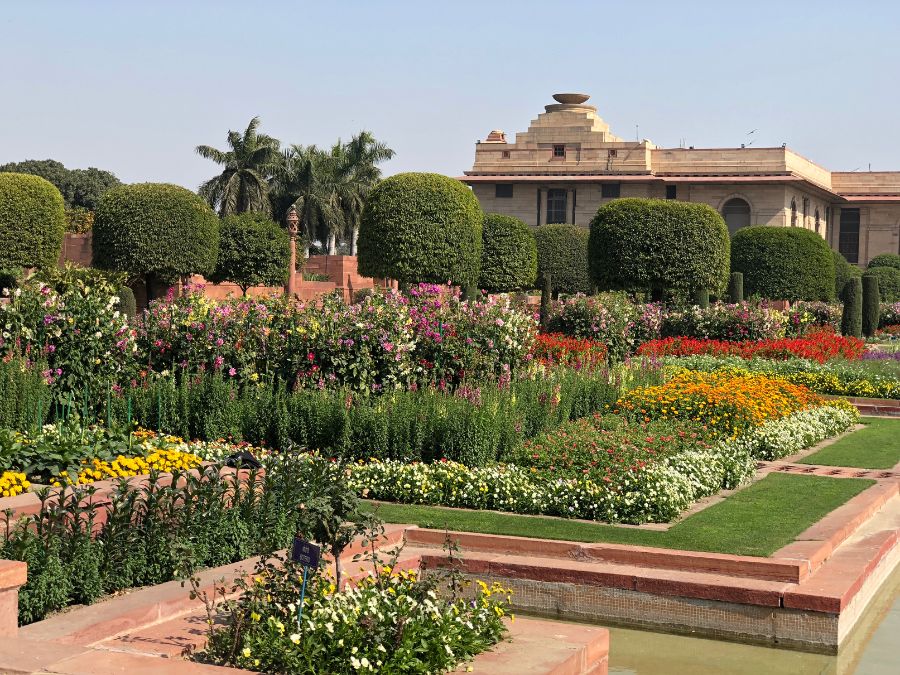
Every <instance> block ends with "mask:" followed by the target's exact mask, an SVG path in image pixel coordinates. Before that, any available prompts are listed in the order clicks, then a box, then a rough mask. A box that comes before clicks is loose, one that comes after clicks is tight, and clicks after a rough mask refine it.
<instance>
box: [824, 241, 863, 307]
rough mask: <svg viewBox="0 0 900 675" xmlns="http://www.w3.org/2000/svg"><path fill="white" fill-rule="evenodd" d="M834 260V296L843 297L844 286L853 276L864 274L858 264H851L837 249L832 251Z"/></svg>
mask: <svg viewBox="0 0 900 675" xmlns="http://www.w3.org/2000/svg"><path fill="white" fill-rule="evenodd" d="M831 257H832V259H833V260H834V297H836V298H841V297H842V296H843V293H844V287H845V286H846V285H847V282H848V281H849V280H850V279H851V278H854V277H856V278H859V277H861V276H862V270H861V269H859V268H858V267H857V266H856V265H851V264H850V263H848V262H847V259H846V258H845V257H844V256H843V255H841V254H840V253H838V252H837V251H835V250H832V251H831Z"/></svg>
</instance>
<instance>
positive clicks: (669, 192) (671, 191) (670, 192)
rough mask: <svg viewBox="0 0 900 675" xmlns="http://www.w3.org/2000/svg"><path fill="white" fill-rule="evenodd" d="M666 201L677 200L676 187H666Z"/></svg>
mask: <svg viewBox="0 0 900 675" xmlns="http://www.w3.org/2000/svg"><path fill="white" fill-rule="evenodd" d="M666 199H678V186H677V185H666Z"/></svg>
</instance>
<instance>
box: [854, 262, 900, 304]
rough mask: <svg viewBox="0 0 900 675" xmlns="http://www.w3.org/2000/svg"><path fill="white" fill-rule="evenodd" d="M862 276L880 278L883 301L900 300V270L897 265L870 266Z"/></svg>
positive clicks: (879, 288)
mask: <svg viewBox="0 0 900 675" xmlns="http://www.w3.org/2000/svg"><path fill="white" fill-rule="evenodd" d="M862 276H863V279H865V278H866V277H867V276H873V277H876V278H877V279H878V292H879V294H880V295H881V301H882V302H888V303H890V302H898V301H900V270H898V269H897V268H896V267H870V268H869V269H867V270H866V271H865V272H864V273H863V275H862Z"/></svg>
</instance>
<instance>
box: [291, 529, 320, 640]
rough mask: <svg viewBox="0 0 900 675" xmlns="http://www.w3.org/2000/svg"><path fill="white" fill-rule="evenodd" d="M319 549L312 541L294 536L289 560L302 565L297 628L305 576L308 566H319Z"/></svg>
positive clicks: (304, 594) (300, 617)
mask: <svg viewBox="0 0 900 675" xmlns="http://www.w3.org/2000/svg"><path fill="white" fill-rule="evenodd" d="M319 553H320V549H319V547H318V546H316V545H315V544H313V543H310V542H308V541H306V540H305V539H301V538H300V537H294V545H293V546H292V547H291V560H292V561H293V562H295V563H299V564H301V565H303V586H301V588H300V606H299V607H298V608H297V628H298V629H300V628H301V625H300V621H301V620H302V619H303V601H304V600H305V599H306V576H307V573H308V572H309V568H310V567H318V566H319Z"/></svg>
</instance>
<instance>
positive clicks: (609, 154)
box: [606, 148, 619, 157]
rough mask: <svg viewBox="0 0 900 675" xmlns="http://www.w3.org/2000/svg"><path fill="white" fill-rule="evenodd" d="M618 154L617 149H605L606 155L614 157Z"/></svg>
mask: <svg viewBox="0 0 900 675" xmlns="http://www.w3.org/2000/svg"><path fill="white" fill-rule="evenodd" d="M618 154H619V151H618V150H613V149H612V148H610V149H609V150H607V151H606V156H607V157H616V156H617V155H618Z"/></svg>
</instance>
